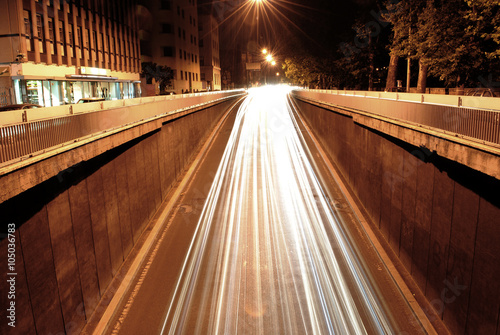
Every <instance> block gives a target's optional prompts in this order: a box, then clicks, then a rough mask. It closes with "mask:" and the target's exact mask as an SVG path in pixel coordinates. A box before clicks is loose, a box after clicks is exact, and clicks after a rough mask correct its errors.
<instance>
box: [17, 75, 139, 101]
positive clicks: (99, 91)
mask: <svg viewBox="0 0 500 335" xmlns="http://www.w3.org/2000/svg"><path fill="white" fill-rule="evenodd" d="M13 84H14V92H15V100H16V103H18V104H21V103H31V104H37V105H41V106H44V107H50V106H60V105H65V104H74V103H77V102H78V100H80V99H82V98H92V97H95V98H104V99H106V100H117V99H131V98H137V97H140V96H141V88H140V82H133V81H109V80H106V81H99V80H95V81H94V80H46V79H44V80H31V79H30V80H27V79H14V80H13Z"/></svg>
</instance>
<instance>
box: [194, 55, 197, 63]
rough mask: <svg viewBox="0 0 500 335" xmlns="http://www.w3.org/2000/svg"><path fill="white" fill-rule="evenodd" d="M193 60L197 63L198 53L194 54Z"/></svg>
mask: <svg viewBox="0 0 500 335" xmlns="http://www.w3.org/2000/svg"><path fill="white" fill-rule="evenodd" d="M194 62H195V63H198V55H194Z"/></svg>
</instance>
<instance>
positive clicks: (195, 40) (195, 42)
mask: <svg viewBox="0 0 500 335" xmlns="http://www.w3.org/2000/svg"><path fill="white" fill-rule="evenodd" d="M194 45H196V36H195V37H194Z"/></svg>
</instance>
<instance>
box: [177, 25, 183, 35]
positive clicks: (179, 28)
mask: <svg viewBox="0 0 500 335" xmlns="http://www.w3.org/2000/svg"><path fill="white" fill-rule="evenodd" d="M177 31H178V33H179V38H181V37H182V35H181V27H178V28H177Z"/></svg>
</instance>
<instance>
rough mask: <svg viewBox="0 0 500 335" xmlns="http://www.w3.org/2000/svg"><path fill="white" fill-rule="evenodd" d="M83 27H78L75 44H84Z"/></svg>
mask: <svg viewBox="0 0 500 335" xmlns="http://www.w3.org/2000/svg"><path fill="white" fill-rule="evenodd" d="M82 41H83V39H82V28H80V27H76V36H75V44H76V45H78V46H82Z"/></svg>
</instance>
